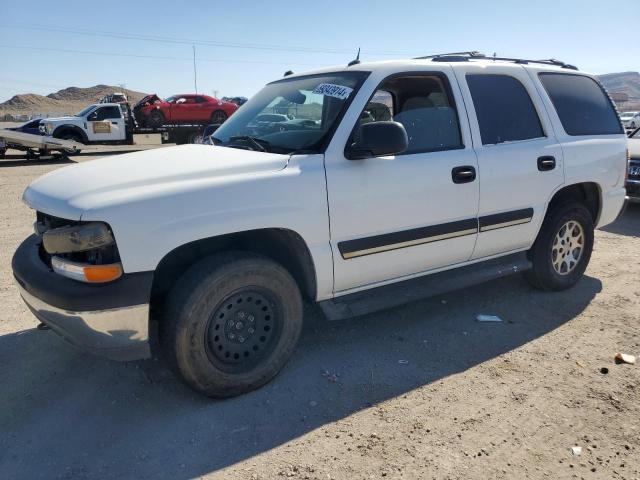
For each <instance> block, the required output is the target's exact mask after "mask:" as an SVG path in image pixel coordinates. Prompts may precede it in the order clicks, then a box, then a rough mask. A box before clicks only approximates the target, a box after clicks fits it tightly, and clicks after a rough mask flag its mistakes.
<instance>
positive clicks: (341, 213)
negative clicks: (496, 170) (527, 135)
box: [325, 65, 479, 294]
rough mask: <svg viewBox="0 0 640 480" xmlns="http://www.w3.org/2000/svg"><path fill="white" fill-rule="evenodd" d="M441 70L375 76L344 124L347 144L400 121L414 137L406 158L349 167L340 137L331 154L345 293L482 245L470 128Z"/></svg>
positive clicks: (337, 267)
mask: <svg viewBox="0 0 640 480" xmlns="http://www.w3.org/2000/svg"><path fill="white" fill-rule="evenodd" d="M440 67H441V71H436V72H428V73H425V72H418V71H416V72H407V73H406V74H402V75H393V76H392V77H388V78H386V79H382V78H380V79H375V78H370V79H369V80H368V81H367V82H366V83H365V85H364V86H363V88H362V90H361V92H360V95H361V96H360V97H359V101H354V104H353V105H352V106H351V108H350V111H349V113H348V115H347V116H345V119H344V120H343V122H342V124H343V125H344V124H345V123H347V122H351V125H349V126H348V127H347V128H349V129H351V128H352V127H353V130H352V131H350V132H348V133H347V134H346V135H347V142H346V143H347V144H349V143H352V142H353V140H354V136H355V135H357V133H358V126H359V125H361V124H362V123H365V122H375V121H385V120H395V121H397V122H400V123H402V124H403V125H404V127H405V129H406V131H407V134H408V137H409V147H408V150H407V151H405V152H404V153H402V154H399V155H395V156H384V157H374V158H368V159H365V160H348V159H346V158H345V156H344V147H345V135H344V134H343V136H342V139H341V138H340V134H339V132H337V134H336V136H335V137H334V141H333V142H332V145H331V146H330V148H329V149H328V151H327V154H326V160H325V166H326V175H327V188H328V197H329V217H330V224H331V246H332V250H333V257H334V278H335V282H334V291H335V292H336V293H338V294H340V293H346V292H347V291H350V290H354V289H357V288H359V287H363V286H365V285H372V284H376V283H380V282H386V281H391V280H394V279H401V278H403V277H407V276H411V275H414V274H420V273H422V272H427V271H430V270H435V269H439V268H442V267H446V266H449V265H453V264H456V263H460V262H465V261H467V260H468V259H469V258H470V257H471V254H472V251H473V247H474V244H475V241H476V237H477V210H478V192H479V187H478V180H477V179H476V178H475V174H476V171H477V162H476V155H475V153H474V151H473V148H472V144H471V137H470V133H469V129H468V123H467V122H466V120H465V121H461V119H465V118H466V117H465V114H464V107H463V103H462V98H461V96H460V92H459V90H457V88H458V87H457V85H456V82H455V80H453V73H452V71H451V69H450V68H449V67H446V66H444V65H443V66H440ZM376 85H377V87H376ZM367 87H368V88H369V92H368V93H366V90H365V88H367ZM374 89H375V93H373V92H374ZM372 93H373V95H371V94H372ZM362 95H364V97H363V96H362ZM369 95H371V96H369ZM367 99H368V100H367ZM358 105H359V107H358ZM354 110H355V113H354ZM354 124H355V126H354ZM342 128H343V126H342V125H341V129H342ZM343 133H344V132H343ZM336 142H341V145H338V146H336V145H335V143H336Z"/></svg>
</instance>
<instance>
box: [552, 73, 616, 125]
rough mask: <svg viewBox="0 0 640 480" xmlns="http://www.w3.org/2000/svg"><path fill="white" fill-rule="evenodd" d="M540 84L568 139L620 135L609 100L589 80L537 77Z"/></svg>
mask: <svg viewBox="0 0 640 480" xmlns="http://www.w3.org/2000/svg"><path fill="white" fill-rule="evenodd" d="M540 81H541V82H542V85H544V88H545V90H546V91H547V93H548V94H549V97H550V98H551V101H552V102H553V106H554V107H555V109H556V111H557V112H558V116H559V117H560V121H561V122H562V126H563V127H564V130H565V132H567V134H568V135H610V134H615V133H623V131H622V126H621V125H620V121H619V120H618V115H617V114H616V111H615V109H614V108H613V105H612V104H611V100H609V97H608V96H607V95H606V93H605V91H604V90H603V89H602V87H601V86H600V85H599V84H598V83H597V82H596V81H595V80H593V79H592V78H590V77H585V76H583V75H571V74H566V73H541V74H540Z"/></svg>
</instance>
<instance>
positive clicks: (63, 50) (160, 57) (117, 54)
mask: <svg viewBox="0 0 640 480" xmlns="http://www.w3.org/2000/svg"><path fill="white" fill-rule="evenodd" d="M0 48H15V49H22V50H36V51H44V52H60V53H77V54H82V55H100V56H113V57H129V58H148V59H154V60H178V61H188V62H193V57H170V56H165V55H142V54H136V53H120V52H98V51H95V50H76V49H68V48H50V47H27V46H24V45H6V44H0ZM198 62H210V63H248V64H264V65H280V66H289V65H300V66H312V67H318V66H323V65H324V64H321V63H298V62H293V63H291V62H284V61H283V62H269V61H265V60H231V59H216V58H201V57H198Z"/></svg>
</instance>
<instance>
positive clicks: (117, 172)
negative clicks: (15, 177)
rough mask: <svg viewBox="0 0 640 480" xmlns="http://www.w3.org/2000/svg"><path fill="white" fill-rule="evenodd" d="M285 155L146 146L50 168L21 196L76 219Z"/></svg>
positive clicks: (260, 169)
mask: <svg viewBox="0 0 640 480" xmlns="http://www.w3.org/2000/svg"><path fill="white" fill-rule="evenodd" d="M288 159H289V156H288V155H281V154H275V153H264V152H254V151H251V150H240V149H236V148H227V147H214V146H211V145H181V146H176V147H167V148H159V149H153V150H146V151H142V152H135V153H129V154H124V155H117V156H113V157H106V158H102V159H99V160H93V161H89V162H84V163H79V164H76V165H72V166H69V167H65V168H61V169H58V170H55V171H53V172H50V173H48V174H46V175H44V176H42V177H40V178H38V179H37V180H36V181H34V182H33V183H32V184H31V185H29V186H28V187H27V189H26V190H25V192H24V195H23V200H24V202H25V203H26V204H27V205H29V206H30V207H32V208H34V209H36V210H39V211H42V212H45V213H48V214H50V215H54V216H57V217H61V218H67V219H70V220H80V219H81V217H82V214H83V213H84V212H86V211H87V210H93V209H99V208H104V207H108V206H113V205H122V204H126V203H128V202H134V201H137V200H140V199H144V198H150V197H154V196H156V197H158V196H163V195H168V194H173V193H176V192H179V191H184V190H188V189H198V188H203V186H204V185H206V186H207V188H211V187H213V186H215V183H216V182H222V181H225V180H230V179H232V178H234V177H237V176H247V175H257V174H260V173H266V172H273V171H277V170H282V169H283V168H285V167H286V165H287V162H288Z"/></svg>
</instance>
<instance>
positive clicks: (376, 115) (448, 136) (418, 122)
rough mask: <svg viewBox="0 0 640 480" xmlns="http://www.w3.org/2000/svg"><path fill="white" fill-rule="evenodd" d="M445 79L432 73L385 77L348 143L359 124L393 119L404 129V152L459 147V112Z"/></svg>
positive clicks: (354, 138)
mask: <svg viewBox="0 0 640 480" xmlns="http://www.w3.org/2000/svg"><path fill="white" fill-rule="evenodd" d="M445 82H446V79H445V78H444V77H442V76H440V75H434V74H431V75H429V74H418V75H415V74H414V75H406V76H397V77H393V78H390V79H388V80H385V81H384V82H383V83H382V84H381V85H380V86H379V87H378V90H377V91H376V92H375V94H374V95H373V97H371V100H369V102H368V103H367V105H366V106H365V107H364V110H363V111H362V113H361V114H360V118H359V119H358V125H357V126H356V128H355V129H354V133H353V135H352V137H351V139H350V143H353V142H355V141H357V136H358V132H359V127H360V126H361V125H363V124H365V123H370V122H381V121H389V120H393V121H395V122H399V123H401V124H402V125H403V126H404V128H405V130H406V131H407V137H408V139H409V146H408V148H407V150H405V151H404V152H402V154H403V155H408V154H412V153H421V152H435V151H442V150H451V149H455V148H462V138H461V135H460V126H459V123H458V115H457V113H456V108H455V104H454V102H453V99H452V97H451V95H450V92H449V88H448V84H446V83H445Z"/></svg>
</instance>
